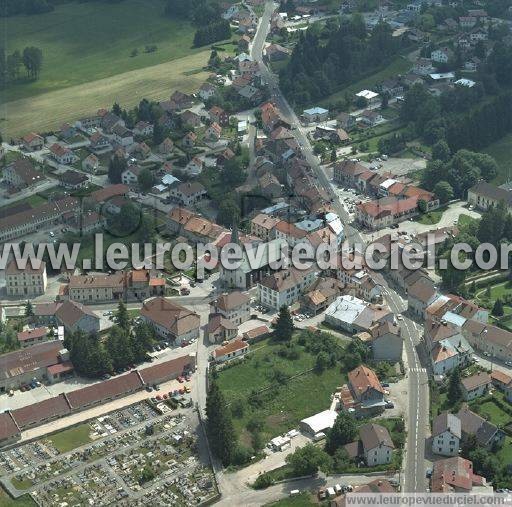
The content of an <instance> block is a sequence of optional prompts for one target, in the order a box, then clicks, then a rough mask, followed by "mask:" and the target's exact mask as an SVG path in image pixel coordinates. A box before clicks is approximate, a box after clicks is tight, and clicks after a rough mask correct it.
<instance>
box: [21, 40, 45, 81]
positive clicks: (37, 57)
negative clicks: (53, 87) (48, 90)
mask: <svg viewBox="0 0 512 507" xmlns="http://www.w3.org/2000/svg"><path fill="white" fill-rule="evenodd" d="M23 65H24V66H25V68H26V69H27V74H28V76H29V77H30V78H32V79H37V78H38V77H39V73H40V72H41V67H42V65H43V52H42V51H41V50H40V49H39V48H36V47H34V46H28V47H26V48H25V49H24V50H23Z"/></svg>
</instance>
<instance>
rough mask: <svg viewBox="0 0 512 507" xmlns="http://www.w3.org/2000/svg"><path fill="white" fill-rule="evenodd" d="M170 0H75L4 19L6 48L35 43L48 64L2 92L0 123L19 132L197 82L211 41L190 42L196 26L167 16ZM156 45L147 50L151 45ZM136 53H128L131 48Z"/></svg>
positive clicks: (1, 21)
mask: <svg viewBox="0 0 512 507" xmlns="http://www.w3.org/2000/svg"><path fill="white" fill-rule="evenodd" d="M164 5H165V0H151V1H148V0H125V1H123V2H121V3H106V2H101V3H99V2H88V3H80V2H70V3H66V4H63V5H58V6H57V7H56V8H55V10H54V11H53V12H50V13H47V14H41V15H36V16H15V17H11V18H2V19H0V31H1V32H2V39H3V40H4V41H5V45H6V52H7V53H10V52H12V51H14V50H15V49H19V50H21V51H22V50H23V48H24V47H26V46H36V47H39V48H41V49H42V51H43V68H42V71H41V75H40V78H39V79H38V80H37V81H35V82H30V83H17V84H15V85H11V86H9V87H8V88H7V89H5V90H2V92H1V94H0V130H1V131H2V132H3V133H4V134H6V135H7V136H10V135H17V134H20V133H24V132H27V131H29V130H41V129H43V130H44V129H49V128H52V127H57V126H59V124H60V123H62V121H64V120H72V119H75V118H77V117H79V116H80V115H84V114H88V113H92V112H95V111H96V110H97V109H98V108H100V107H105V106H111V105H112V102H113V101H115V100H117V101H118V102H119V103H121V104H122V105H123V106H133V105H135V104H136V103H138V102H139V101H140V100H141V99H142V98H144V97H148V98H158V99H163V98H167V97H168V96H170V94H171V93H172V91H173V90H175V89H177V88H179V89H182V90H183V91H190V90H193V89H196V88H197V87H198V85H199V84H200V83H201V82H202V81H203V80H204V78H205V76H206V74H205V73H202V72H200V71H201V69H202V67H203V66H204V65H205V63H206V61H207V58H208V54H209V51H208V49H207V48H202V49H200V48H199V49H198V48H193V47H192V41H193V38H194V33H195V28H194V27H193V26H192V25H191V24H190V23H188V22H184V21H182V20H173V19H170V18H168V17H165V16H164V15H163V10H164ZM152 45H154V46H156V47H157V50H156V51H154V52H150V53H147V52H145V48H146V46H152ZM135 49H136V50H137V52H138V53H137V55H136V56H131V55H132V51H133V50H135Z"/></svg>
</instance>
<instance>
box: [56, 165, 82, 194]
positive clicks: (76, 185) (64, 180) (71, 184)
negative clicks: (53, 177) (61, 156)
mask: <svg viewBox="0 0 512 507" xmlns="http://www.w3.org/2000/svg"><path fill="white" fill-rule="evenodd" d="M88 184H89V177H88V176H87V175H86V174H84V173H81V172H78V171H72V170H67V171H65V172H63V173H62V174H60V175H59V185H60V186H62V187H64V188H66V189H68V190H78V189H80V188H85V187H87V185H88Z"/></svg>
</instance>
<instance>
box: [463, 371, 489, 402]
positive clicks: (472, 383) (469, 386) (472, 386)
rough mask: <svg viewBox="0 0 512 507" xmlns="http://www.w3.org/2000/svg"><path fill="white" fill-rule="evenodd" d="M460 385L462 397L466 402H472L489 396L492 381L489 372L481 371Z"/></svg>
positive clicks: (464, 379) (465, 378)
mask: <svg viewBox="0 0 512 507" xmlns="http://www.w3.org/2000/svg"><path fill="white" fill-rule="evenodd" d="M460 384H461V389H462V397H463V398H464V399H465V400H466V401H471V400H474V399H475V398H479V397H480V396H484V395H485V394H487V392H488V391H489V389H490V387H491V384H492V379H491V376H490V375H489V374H488V373H487V372H483V371H481V372H478V373H475V374H474V375H471V376H469V377H464V378H462V379H461V381H460Z"/></svg>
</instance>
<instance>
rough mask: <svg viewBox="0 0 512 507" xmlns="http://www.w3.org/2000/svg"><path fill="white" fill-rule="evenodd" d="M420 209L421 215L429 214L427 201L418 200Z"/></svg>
mask: <svg viewBox="0 0 512 507" xmlns="http://www.w3.org/2000/svg"><path fill="white" fill-rule="evenodd" d="M418 209H419V210H420V213H426V212H427V201H425V199H419V200H418Z"/></svg>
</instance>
